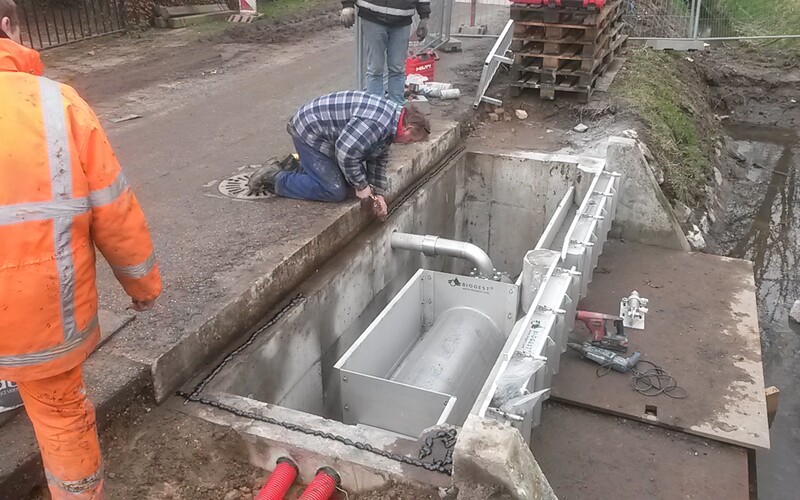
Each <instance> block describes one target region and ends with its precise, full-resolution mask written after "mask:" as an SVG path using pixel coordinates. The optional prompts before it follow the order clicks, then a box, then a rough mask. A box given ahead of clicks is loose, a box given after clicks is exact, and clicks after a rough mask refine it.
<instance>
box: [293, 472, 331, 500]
mask: <svg viewBox="0 0 800 500" xmlns="http://www.w3.org/2000/svg"><path fill="white" fill-rule="evenodd" d="M340 482H341V480H340V479H339V474H337V473H336V471H335V470H333V469H331V468H330V467H323V468H321V469H320V470H318V471H317V475H316V477H315V478H314V480H313V481H311V484H309V485H308V488H306V490H305V491H304V492H303V494H302V495H300V498H298V500H328V499H329V498H330V497H331V496H333V494H334V493H336V487H337V486H338V485H339V483H340Z"/></svg>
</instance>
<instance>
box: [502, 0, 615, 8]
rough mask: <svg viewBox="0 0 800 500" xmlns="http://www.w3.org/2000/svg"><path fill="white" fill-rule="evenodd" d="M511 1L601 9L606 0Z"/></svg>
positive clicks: (552, 6)
mask: <svg viewBox="0 0 800 500" xmlns="http://www.w3.org/2000/svg"><path fill="white" fill-rule="evenodd" d="M511 1H512V3H524V4H529V5H545V6H548V7H551V8H555V7H564V8H567V9H589V10H594V9H601V8H602V7H603V6H604V5H605V4H606V0H511Z"/></svg>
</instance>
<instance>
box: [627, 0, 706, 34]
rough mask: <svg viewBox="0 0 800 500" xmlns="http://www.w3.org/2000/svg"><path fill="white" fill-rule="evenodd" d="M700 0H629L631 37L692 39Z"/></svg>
mask: <svg viewBox="0 0 800 500" xmlns="http://www.w3.org/2000/svg"><path fill="white" fill-rule="evenodd" d="M696 2H697V0H625V5H624V7H623V8H624V9H625V15H624V17H623V19H624V20H625V23H626V24H627V25H628V34H629V35H630V37H631V38H691V36H692V27H693V23H694V9H695V5H696Z"/></svg>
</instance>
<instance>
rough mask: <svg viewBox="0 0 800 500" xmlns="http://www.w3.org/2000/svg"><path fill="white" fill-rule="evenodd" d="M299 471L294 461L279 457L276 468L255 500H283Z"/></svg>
mask: <svg viewBox="0 0 800 500" xmlns="http://www.w3.org/2000/svg"><path fill="white" fill-rule="evenodd" d="M297 473H298V470H297V466H296V465H295V464H294V462H292V461H291V460H290V459H288V458H286V457H282V458H279V459H278V462H277V465H275V470H273V471H272V474H270V475H269V479H267V482H266V483H264V486H263V487H262V488H261V490H260V491H259V492H258V496H256V498H255V500H283V496H284V495H286V492H287V491H289V488H291V487H292V483H294V480H295V478H297Z"/></svg>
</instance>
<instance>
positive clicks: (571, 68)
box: [513, 45, 623, 85]
mask: <svg viewBox="0 0 800 500" xmlns="http://www.w3.org/2000/svg"><path fill="white" fill-rule="evenodd" d="M622 47H623V45H619V46H618V47H616V48H614V49H612V50H609V51H608V53H606V54H605V56H604V57H603V58H601V59H598V60H597V61H596V63H595V65H594V66H593V67H592V68H591V69H589V70H585V69H581V64H580V63H579V62H577V61H567V62H566V63H565V64H564V66H562V67H561V68H559V69H556V70H553V69H547V68H542V67H541V66H528V67H525V68H520V69H519V70H518V71H516V72H515V73H514V75H513V78H514V79H515V80H518V81H519V80H522V79H524V78H525V76H526V75H528V74H533V75H538V78H539V81H540V82H542V83H552V82H554V81H556V78H557V77H558V76H571V77H577V78H578V79H579V80H580V85H590V84H592V83H593V82H594V81H595V80H596V79H597V76H602V75H603V74H604V73H605V72H606V69H607V68H608V67H609V65H610V64H611V63H612V62H614V60H615V59H616V58H617V57H618V56H619V55H620V52H621V51H622Z"/></svg>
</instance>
